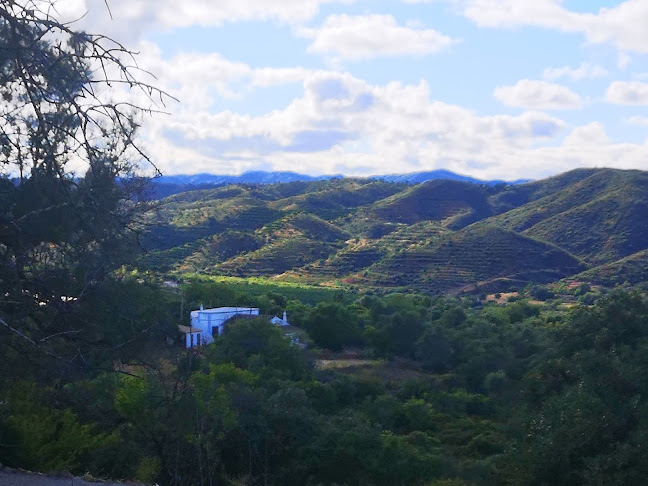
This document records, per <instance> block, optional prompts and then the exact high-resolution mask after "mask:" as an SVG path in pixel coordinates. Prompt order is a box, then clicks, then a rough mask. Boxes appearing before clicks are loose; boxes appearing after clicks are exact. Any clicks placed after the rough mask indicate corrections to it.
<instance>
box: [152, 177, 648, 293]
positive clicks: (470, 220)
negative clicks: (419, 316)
mask: <svg viewBox="0 0 648 486" xmlns="http://www.w3.org/2000/svg"><path fill="white" fill-rule="evenodd" d="M647 195H648V173H647V172H641V171H620V170H611V169H581V170H575V171H571V172H568V173H565V174H561V175H559V176H556V177H552V178H549V179H546V180H543V181H537V182H532V183H528V184H522V185H516V186H503V185H501V186H494V187H486V186H480V185H475V184H469V183H464V182H458V181H448V180H436V181H430V182H427V183H423V184H418V185H412V186H408V185H404V184H393V183H387V182H383V181H374V180H362V179H333V180H328V181H314V182H296V183H288V184H275V185H266V186H261V185H259V186H251V185H250V186H244V185H237V186H229V187H222V188H218V189H210V190H204V191H194V192H191V193H184V194H177V195H174V196H171V197H169V198H166V199H164V200H162V201H161V202H160V204H159V207H158V208H156V210H155V211H152V212H151V214H150V216H149V222H148V223H149V231H148V234H147V236H146V238H145V246H146V247H147V249H148V250H149V251H148V253H147V255H146V256H144V257H143V258H142V259H141V260H140V266H141V267H142V268H146V269H149V270H158V271H163V272H166V271H171V270H175V271H179V272H200V273H203V274H207V275H225V276H237V277H252V276H262V277H270V278H281V279H284V280H290V281H296V282H298V283H299V282H301V283H311V284H326V285H331V284H333V285H352V286H360V287H362V286H366V287H411V288H424V289H426V290H429V291H440V292H445V291H455V290H457V289H464V290H470V289H471V288H476V287H480V286H483V285H487V286H488V288H497V285H498V282H518V284H519V285H526V283H536V282H553V281H557V280H559V279H562V278H565V277H571V276H575V275H577V274H578V278H579V279H583V280H587V279H592V281H594V280H596V279H597V278H602V277H601V275H607V274H615V272H620V273H624V272H625V271H626V270H624V271H623V272H621V270H620V269H627V271H629V270H630V268H629V267H630V266H631V265H632V263H633V262H640V261H642V260H641V258H640V257H637V256H636V255H642V254H643V253H641V252H642V251H644V250H648V225H646V224H645V221H646V216H647V215H648V196H647ZM627 257H628V258H627ZM626 258H627V259H626ZM634 258H638V260H635V259H634ZM606 264H610V265H609V266H607V265H606ZM588 267H591V268H590V269H589V270H588ZM633 270H634V273H633V277H632V278H631V279H630V280H631V281H632V282H640V281H646V280H648V276H646V277H645V278H644V276H643V275H644V273H647V272H648V271H647V270H646V269H645V267H644V266H643V265H641V264H637V268H635V269H633ZM583 272H584V273H583ZM603 280H605V281H606V282H611V283H614V282H613V280H614V279H606V278H603Z"/></svg>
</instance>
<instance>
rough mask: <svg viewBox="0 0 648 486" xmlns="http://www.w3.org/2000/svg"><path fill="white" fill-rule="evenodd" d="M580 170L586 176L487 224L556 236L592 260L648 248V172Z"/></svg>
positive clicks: (550, 237)
mask: <svg viewBox="0 0 648 486" xmlns="http://www.w3.org/2000/svg"><path fill="white" fill-rule="evenodd" d="M588 173H589V175H588ZM577 175H579V176H580V175H584V176H586V177H583V178H579V179H577V180H576V182H573V183H572V184H569V185H567V186H566V187H563V188H561V189H559V190H557V191H555V192H553V193H551V194H549V195H546V196H544V197H542V198H539V199H536V200H534V201H532V202H530V203H528V204H525V205H523V206H520V207H517V208H515V209H513V210H510V211H507V212H505V213H503V214H500V215H498V216H495V217H492V218H489V219H487V220H485V221H484V222H483V224H489V225H494V226H499V227H503V228H507V229H510V230H513V231H516V232H521V233H523V234H525V235H527V236H531V237H533V238H537V239H541V240H544V241H549V242H552V243H554V244H556V245H559V246H560V247H562V248H565V249H566V250H568V251H570V252H572V253H574V254H576V255H578V256H579V257H582V258H583V259H585V260H586V261H587V262H589V263H592V264H601V263H608V262H612V261H615V260H618V259H620V258H623V257H626V256H629V255H631V254H633V253H636V252H638V251H640V250H642V249H645V248H648V225H646V224H645V222H646V221H647V220H648V173H646V172H640V171H616V170H611V169H605V170H598V171H594V172H593V173H592V172H591V171H578V172H577ZM538 185H540V184H538ZM513 190H519V189H513ZM502 198H503V196H500V199H502Z"/></svg>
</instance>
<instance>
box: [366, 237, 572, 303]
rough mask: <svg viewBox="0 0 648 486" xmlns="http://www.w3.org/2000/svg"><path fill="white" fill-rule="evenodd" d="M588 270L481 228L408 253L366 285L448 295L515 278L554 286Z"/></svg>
mask: <svg viewBox="0 0 648 486" xmlns="http://www.w3.org/2000/svg"><path fill="white" fill-rule="evenodd" d="M583 269H584V265H583V264H582V263H581V262H580V261H579V260H578V259H577V258H576V257H574V256H573V255H570V254H569V253H567V252H565V251H564V250H562V249H560V248H557V247H555V246H553V245H551V244H548V243H545V242H541V241H537V240H533V239H531V238H528V237H525V236H523V235H520V234H519V233H515V232H513V231H508V230H504V229H501V228H496V227H490V226H481V227H475V228H466V229H464V230H461V231H458V232H456V233H452V234H449V235H448V236H446V237H444V238H441V239H440V240H439V241H437V242H435V243H433V244H431V245H420V246H416V247H413V248H409V249H404V250H403V251H400V252H398V253H396V254H394V255H393V256H390V257H389V258H385V259H383V260H381V261H380V262H378V263H376V264H375V265H373V266H372V267H370V268H369V269H368V271H367V272H366V274H365V275H364V277H365V279H364V280H365V282H366V283H368V284H371V285H374V286H399V287H400V286H405V287H418V288H426V289H427V290H430V291H446V290H450V289H453V288H457V287H463V286H466V285H468V286H470V285H478V284H480V283H483V282H485V281H489V280H493V279H498V278H510V279H515V280H521V281H533V282H552V281H555V280H557V279H560V278H562V277H565V276H567V275H571V274H573V273H576V272H578V271H580V270H583Z"/></svg>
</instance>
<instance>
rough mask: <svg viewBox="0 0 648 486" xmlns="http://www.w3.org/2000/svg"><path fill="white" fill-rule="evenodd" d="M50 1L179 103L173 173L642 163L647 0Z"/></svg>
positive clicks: (501, 172) (161, 162)
mask: <svg viewBox="0 0 648 486" xmlns="http://www.w3.org/2000/svg"><path fill="white" fill-rule="evenodd" d="M110 5H111V11H112V15H113V18H112V19H110V17H109V16H108V15H107V12H106V8H105V6H104V3H103V0H60V11H61V13H62V15H69V16H73V15H76V14H78V13H79V12H86V11H87V12H88V14H87V15H86V17H85V18H84V20H83V21H82V24H83V25H82V27H83V28H85V29H87V30H88V31H94V32H102V33H108V34H110V35H112V36H113V37H114V38H116V39H118V40H121V41H123V42H124V43H126V44H127V45H128V46H129V47H131V48H133V49H135V50H138V51H139V52H140V56H139V62H140V64H141V65H142V67H145V68H146V69H148V70H150V71H151V72H153V73H155V74H156V76H157V81H156V82H157V84H158V85H160V86H161V87H162V88H164V89H167V90H168V91H169V92H170V93H171V94H173V95H174V96H176V97H177V98H178V99H179V100H180V101H179V102H178V103H175V104H172V105H169V106H167V110H168V111H169V113H170V114H169V115H164V116H155V117H153V118H151V119H147V120H144V129H143V131H142V137H143V139H144V141H145V143H146V144H147V146H148V149H149V152H150V153H151V154H152V155H153V157H154V159H155V161H156V163H157V164H158V166H159V167H160V168H161V169H162V170H163V171H164V172H165V173H168V174H178V173H198V172H210V173H218V174H237V173H241V172H244V171H247V170H260V169H261V170H293V171H297V172H303V173H308V174H314V175H315V174H326V173H328V174H338V173H344V174H347V175H372V174H384V173H403V172H414V171H421V170H433V169H449V170H453V171H455V172H459V173H463V174H467V175H472V176H475V177H481V178H503V179H517V178H539V177H544V176H547V175H551V174H556V173H559V172H562V171H565V170H569V169H573V168H576V167H593V166H599V167H601V166H608V167H617V168H638V169H645V168H647V167H648V164H647V163H648V29H646V28H645V26H646V25H648V0H627V1H616V2H615V1H604V0H564V1H560V0H371V1H369V0H273V1H272V2H268V1H267V0H218V1H216V0H184V1H182V2H178V1H174V2H171V1H170V0H158V1H156V2H152V1H150V0H111V1H110Z"/></svg>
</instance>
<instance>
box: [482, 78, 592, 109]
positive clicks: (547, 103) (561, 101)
mask: <svg viewBox="0 0 648 486" xmlns="http://www.w3.org/2000/svg"><path fill="white" fill-rule="evenodd" d="M494 96H495V98H497V99H498V100H500V101H501V102H502V103H504V104H505V105H507V106H514V107H520V108H530V109H537V110H564V109H573V108H580V106H581V99H580V96H579V95H578V94H576V93H574V92H573V91H571V90H570V89H569V88H566V87H565V86H561V85H559V84H554V83H548V82H546V81H534V80H530V79H522V80H520V81H518V82H517V83H516V84H515V85H514V86H500V87H498V88H496V89H495V92H494Z"/></svg>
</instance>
